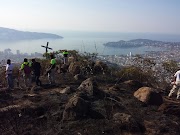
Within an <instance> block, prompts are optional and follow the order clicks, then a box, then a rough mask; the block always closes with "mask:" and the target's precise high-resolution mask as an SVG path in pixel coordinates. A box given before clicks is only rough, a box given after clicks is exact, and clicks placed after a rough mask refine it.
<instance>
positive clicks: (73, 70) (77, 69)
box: [68, 62, 80, 75]
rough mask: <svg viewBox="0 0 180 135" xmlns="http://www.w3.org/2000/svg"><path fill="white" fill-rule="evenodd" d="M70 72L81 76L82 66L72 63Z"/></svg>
mask: <svg viewBox="0 0 180 135" xmlns="http://www.w3.org/2000/svg"><path fill="white" fill-rule="evenodd" d="M68 70H69V72H70V73H71V74H73V75H76V74H79V73H80V66H79V65H78V64H77V63H75V62H74V63H71V64H70V65H69V69H68Z"/></svg>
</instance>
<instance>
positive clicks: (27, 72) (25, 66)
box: [20, 58, 31, 87]
mask: <svg viewBox="0 0 180 135" xmlns="http://www.w3.org/2000/svg"><path fill="white" fill-rule="evenodd" d="M20 71H23V78H24V83H25V86H26V87H30V86H31V64H30V63H29V62H28V59H27V58H24V62H23V63H22V64H21V68H20Z"/></svg>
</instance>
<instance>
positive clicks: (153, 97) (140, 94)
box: [134, 87, 163, 105]
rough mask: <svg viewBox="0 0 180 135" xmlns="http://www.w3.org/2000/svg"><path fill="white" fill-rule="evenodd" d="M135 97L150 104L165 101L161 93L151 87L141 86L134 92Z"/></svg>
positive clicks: (159, 103)
mask: <svg viewBox="0 0 180 135" xmlns="http://www.w3.org/2000/svg"><path fill="white" fill-rule="evenodd" d="M134 97H136V98H137V99H138V100H140V101H142V102H144V103H146V104H149V105H161V104H162V103H163V98H162V96H161V95H160V93H158V92H157V91H155V90H154V89H153V88H150V87H141V88H139V89H138V90H137V91H135V92H134Z"/></svg>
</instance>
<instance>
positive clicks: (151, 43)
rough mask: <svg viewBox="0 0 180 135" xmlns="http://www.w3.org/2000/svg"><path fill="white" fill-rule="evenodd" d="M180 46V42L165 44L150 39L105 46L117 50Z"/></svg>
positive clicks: (110, 43) (121, 41)
mask: <svg viewBox="0 0 180 135" xmlns="http://www.w3.org/2000/svg"><path fill="white" fill-rule="evenodd" d="M163 45H166V46H167V45H180V42H163V41H156V40H150V39H133V40H129V41H124V40H120V41H118V42H107V43H105V44H104V46H107V47H115V48H116V47H117V48H132V47H141V46H163Z"/></svg>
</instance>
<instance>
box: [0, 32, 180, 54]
mask: <svg viewBox="0 0 180 135" xmlns="http://www.w3.org/2000/svg"><path fill="white" fill-rule="evenodd" d="M47 33H48V32H47ZM51 33H53V32H51ZM53 34H58V35H60V36H62V37H63V38H62V39H39V40H21V41H0V51H4V50H5V49H10V50H11V52H12V53H14V54H16V52H17V50H19V51H20V52H21V53H28V54H31V53H35V52H38V53H44V52H45V48H43V47H41V46H42V45H44V46H46V44H47V42H49V47H51V48H52V49H53V50H49V52H52V51H58V50H64V49H67V50H77V51H78V52H80V53H85V52H86V53H97V54H98V55H127V54H129V53H131V54H132V55H136V54H144V53H147V51H162V48H157V47H147V46H144V47H136V48H113V47H105V46H104V45H103V44H104V43H107V42H116V41H120V40H125V41H127V40H132V39H151V40H158V41H169V42H180V35H172V34H153V33H119V32H82V31H81V32H79V31H58V32H57V31H56V32H54V33H53Z"/></svg>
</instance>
